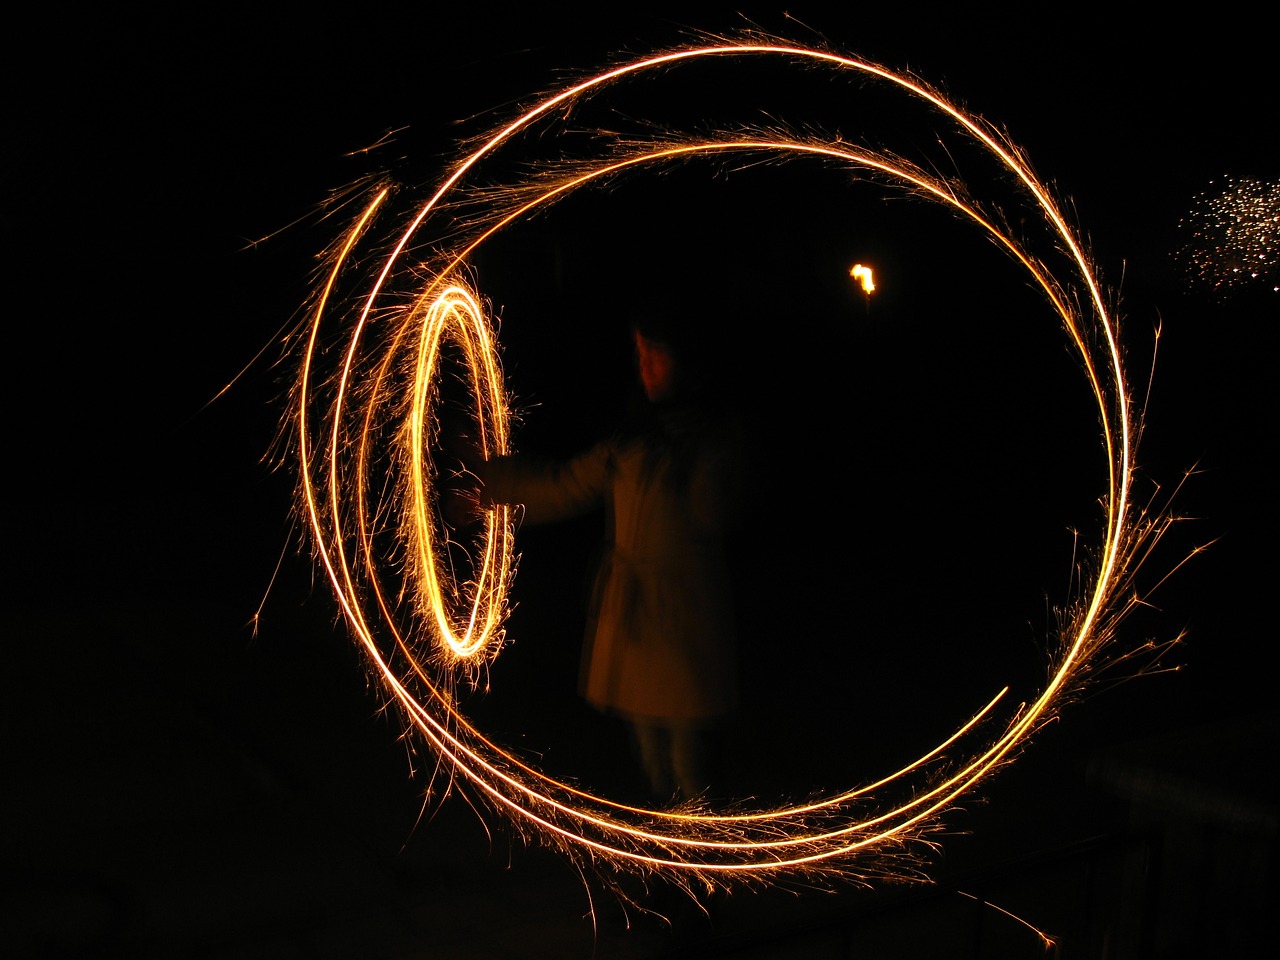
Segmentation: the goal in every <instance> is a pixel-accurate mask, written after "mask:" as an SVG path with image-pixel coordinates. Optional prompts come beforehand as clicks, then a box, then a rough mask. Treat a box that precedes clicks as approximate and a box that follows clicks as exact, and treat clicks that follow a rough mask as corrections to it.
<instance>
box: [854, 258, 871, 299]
mask: <svg viewBox="0 0 1280 960" xmlns="http://www.w3.org/2000/svg"><path fill="white" fill-rule="evenodd" d="M849 276H851V277H853V279H855V280H857V281H858V286H860V287H862V292H863V293H865V294H866V295H867V296H870V295H871V294H872V293H874V292H875V289H876V282H875V280H873V279H872V278H871V268H870V267H867V266H863V265H862V264H861V263H855V264H854V265H853V268H852V269H851V270H850V271H849Z"/></svg>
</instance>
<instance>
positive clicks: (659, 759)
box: [631, 721, 676, 803]
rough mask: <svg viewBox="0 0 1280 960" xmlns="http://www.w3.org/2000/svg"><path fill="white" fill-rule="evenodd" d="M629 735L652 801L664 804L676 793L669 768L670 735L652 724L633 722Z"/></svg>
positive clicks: (674, 782)
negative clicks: (634, 746)
mask: <svg viewBox="0 0 1280 960" xmlns="http://www.w3.org/2000/svg"><path fill="white" fill-rule="evenodd" d="M631 735H632V737H633V738H634V740H635V744H636V752H637V753H639V755H640V766H641V767H643V768H644V775H645V777H646V778H647V779H648V781H649V792H650V794H651V795H652V796H653V799H655V800H658V801H660V802H663V803H665V802H666V801H668V800H670V799H671V797H672V796H673V795H674V794H675V791H676V780H675V777H674V774H673V771H672V767H671V733H670V731H668V730H665V729H663V728H662V727H659V726H658V725H656V724H653V723H646V722H643V721H633V722H632V724H631Z"/></svg>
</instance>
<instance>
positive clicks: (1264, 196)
mask: <svg viewBox="0 0 1280 960" xmlns="http://www.w3.org/2000/svg"><path fill="white" fill-rule="evenodd" d="M1179 227H1181V229H1182V230H1183V232H1184V233H1185V234H1187V239H1186V240H1185V241H1184V242H1183V243H1182V245H1181V246H1180V247H1179V249H1178V259H1179V260H1180V261H1181V262H1182V265H1183V268H1184V269H1185V270H1186V272H1187V274H1188V277H1189V279H1190V281H1191V283H1192V285H1193V286H1203V287H1206V288H1208V289H1211V290H1214V291H1216V292H1218V293H1219V294H1226V293H1229V292H1231V291H1233V290H1237V289H1239V288H1241V287H1245V286H1249V285H1252V284H1265V285H1266V286H1269V287H1270V288H1271V290H1272V291H1273V292H1280V183H1267V182H1265V181H1262V180H1254V179H1250V178H1247V177H1245V178H1241V179H1235V178H1233V177H1224V178H1223V179H1222V181H1221V182H1220V183H1214V184H1212V189H1210V190H1206V191H1205V192H1204V193H1202V194H1200V196H1198V197H1197V198H1196V199H1195V201H1194V202H1193V203H1192V204H1191V209H1190V210H1188V211H1187V215H1186V216H1185V217H1183V218H1182V220H1181V221H1180V222H1179Z"/></svg>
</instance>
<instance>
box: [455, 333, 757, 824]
mask: <svg viewBox="0 0 1280 960" xmlns="http://www.w3.org/2000/svg"><path fill="white" fill-rule="evenodd" d="M632 333H633V338H634V345H635V358H636V365H637V370H638V373H639V379H640V382H641V385H642V387H643V392H644V396H645V400H646V402H645V403H644V405H643V407H642V409H640V410H639V411H638V413H637V414H636V415H635V416H633V417H632V418H631V419H630V420H629V422H627V423H626V424H625V425H624V426H623V427H622V428H620V429H618V430H617V431H616V432H615V433H614V434H613V435H612V436H610V437H608V438H607V439H605V440H603V441H602V442H600V443H598V444H596V445H595V446H594V447H592V448H591V449H589V450H587V451H586V452H585V453H582V454H580V455H578V456H576V457H574V458H571V459H569V460H567V461H564V462H559V463H554V462H550V463H549V462H541V461H537V460H532V459H529V458H527V457H523V456H509V457H501V458H494V459H491V460H488V461H485V462H483V463H479V464H476V465H474V469H473V472H474V473H475V474H476V475H477V477H478V478H479V480H480V483H481V488H480V490H479V491H478V493H479V497H480V501H481V502H482V503H484V504H486V505H492V504H498V503H502V504H519V505H522V506H523V508H524V521H525V522H527V523H547V522H552V521H556V520H561V519H567V518H570V517H574V516H577V515H580V514H583V513H585V512H587V511H590V510H593V509H602V510H603V511H604V513H605V518H606V530H605V548H604V550H603V552H602V554H603V555H602V560H601V562H600V566H599V570H598V571H597V574H596V578H595V584H594V588H593V591H592V598H591V603H590V609H589V611H588V625H587V637H586V641H585V644H584V648H583V655H582V664H581V672H580V678H579V688H580V692H581V693H582V695H583V696H584V697H585V699H586V700H587V701H588V702H589V703H590V704H592V705H593V706H594V707H595V708H597V709H598V710H601V711H603V712H606V713H609V714H613V715H616V716H618V717H620V718H622V719H623V720H624V721H625V722H626V723H627V724H628V725H629V726H630V729H631V732H632V736H633V739H634V743H635V746H636V748H637V752H638V754H639V759H640V762H641V765H642V767H643V769H644V773H645V775H646V777H647V780H648V783H649V789H650V791H651V793H652V795H653V798H654V799H655V800H658V801H662V802H665V801H668V800H671V799H686V800H689V799H693V798H696V797H700V796H702V797H705V796H706V795H707V794H708V792H709V791H710V790H711V786H712V785H711V782H710V779H711V778H710V775H709V763H708V760H709V758H708V756H707V743H708V737H709V735H710V732H711V731H712V730H713V729H714V728H715V727H716V726H718V725H720V724H722V723H723V722H724V721H725V720H726V719H728V718H729V717H730V716H731V715H732V714H733V713H734V711H735V710H736V708H737V697H738V681H737V664H736V661H735V656H736V651H735V628H734V616H733V607H734V602H733V591H732V586H731V583H730V577H729V572H728V571H729V564H728V557H727V556H726V549H727V544H728V540H729V537H730V535H731V534H732V532H733V531H734V529H735V528H736V526H737V515H738V512H739V506H740V504H739V494H738V491H739V487H740V483H739V481H740V479H741V478H740V472H741V467H740V459H741V458H740V441H739V440H738V437H737V431H736V430H735V429H734V427H733V425H732V421H731V419H730V418H729V417H727V416H725V415H724V414H723V412H721V411H720V410H718V408H717V405H716V404H715V403H714V402H713V400H712V398H711V396H710V391H708V390H706V389H704V386H705V384H703V383H702V382H701V381H700V380H699V378H698V376H697V370H696V364H694V363H693V362H691V361H690V355H689V353H688V351H685V350H682V344H681V340H680V338H679V336H678V334H677V333H676V332H675V330H674V329H673V328H672V327H670V326H669V325H666V324H662V323H655V322H653V321H652V319H650V320H649V322H644V321H641V322H639V323H637V324H636V325H634V327H633V331H632Z"/></svg>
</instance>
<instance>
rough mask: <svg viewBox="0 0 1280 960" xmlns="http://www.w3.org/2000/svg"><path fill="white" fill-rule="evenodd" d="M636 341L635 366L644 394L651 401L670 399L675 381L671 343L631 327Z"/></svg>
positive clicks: (674, 358)
mask: <svg viewBox="0 0 1280 960" xmlns="http://www.w3.org/2000/svg"><path fill="white" fill-rule="evenodd" d="M633 334H634V336H635V343H636V366H637V367H638V369H639V371H640V383H641V384H642V385H643V386H644V395H645V396H646V397H648V398H649V400H650V401H651V402H653V403H659V402H661V401H663V400H667V399H670V397H671V396H672V395H673V394H674V393H675V390H676V382H677V365H676V354H675V351H674V350H673V349H672V348H671V345H670V344H669V343H667V342H665V341H663V340H659V339H655V338H652V337H650V336H648V335H646V334H645V333H644V331H643V330H641V329H640V327H638V326H637V327H635V328H634V329H633Z"/></svg>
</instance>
